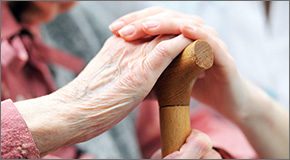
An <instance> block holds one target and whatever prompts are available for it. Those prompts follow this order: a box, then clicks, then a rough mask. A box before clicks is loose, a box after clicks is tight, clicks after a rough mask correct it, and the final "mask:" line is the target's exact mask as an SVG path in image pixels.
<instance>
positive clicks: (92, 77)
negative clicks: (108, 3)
mask: <svg viewBox="0 0 290 160" xmlns="http://www.w3.org/2000/svg"><path fill="white" fill-rule="evenodd" d="M177 42H179V44H180V45H178V46H174V45H173V44H175V43H177ZM190 42H191V41H190V40H189V39H187V38H184V37H183V36H182V35H180V36H177V37H173V36H169V37H168V36H167V37H165V36H159V37H157V38H155V39H153V40H152V41H150V42H149V41H144V40H143V41H135V42H132V43H131V42H126V41H124V40H123V39H121V38H118V37H111V38H110V39H108V40H107V42H106V43H105V45H104V47H103V48H102V49H101V51H100V52H99V53H98V54H97V56H96V57H95V58H94V59H92V60H91V62H90V63H89V64H88V65H87V66H86V68H85V69H84V70H83V71H82V72H81V73H80V74H79V75H78V77H77V78H76V79H75V80H73V81H72V82H70V83H69V84H67V85H66V86H65V87H63V88H61V89H60V90H58V91H56V92H54V93H52V94H50V95H47V96H43V97H39V98H35V99H30V100H25V101H19V102H16V103H15V106H16V107H17V110H18V111H19V113H20V114H21V115H22V117H23V119H24V120H25V122H26V124H27V126H28V128H29V130H30V132H31V134H32V137H33V139H34V141H35V144H36V147H37V148H38V150H39V152H40V155H41V156H44V155H46V154H48V153H49V152H52V151H54V150H56V149H58V148H60V147H62V146H65V145H69V144H74V143H78V142H83V141H86V140H89V139H91V138H93V137H95V136H97V135H100V134H101V133H103V132H104V131H106V130H108V129H110V128H111V127H113V126H114V125H115V124H116V123H118V122H119V121H121V120H122V119H123V118H124V117H125V116H126V115H128V114H129V113H130V112H131V111H132V110H133V109H134V108H135V107H136V106H137V105H138V104H139V103H140V102H141V101H142V100H143V99H144V98H145V97H146V95H147V94H148V93H149V92H150V90H151V89H152V87H153V85H154V84H155V82H156V80H157V79H158V77H159V76H160V74H161V73H162V71H163V70H164V69H165V68H166V67H167V65H168V64H169V63H170V62H171V61H172V60H173V59H174V57H175V56H176V55H178V54H179V53H180V52H181V51H182V50H183V49H184V48H185V47H186V46H187V45H188V44H189V43H190ZM1 147H2V146H1Z"/></svg>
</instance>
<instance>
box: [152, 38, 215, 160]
mask: <svg viewBox="0 0 290 160" xmlns="http://www.w3.org/2000/svg"><path fill="white" fill-rule="evenodd" d="M212 65H213V51H212V48H211V46H210V45H209V44H208V43H207V42H206V41H202V40H196V41H194V42H192V43H191V44H190V45H188V46H187V47H186V48H185V49H184V51H183V52H182V53H181V54H180V55H179V56H177V57H176V58H175V59H174V60H173V61H172V63H171V64H170V65H169V66H168V67H167V69H166V70H165V71H164V72H163V73H162V75H161V76H160V78H159V79H158V81H157V83H156V85H155V88H154V90H155V93H156V96H157V99H158V103H159V106H160V129H161V148H162V157H165V156H167V155H168V154H170V153H172V152H174V151H177V150H179V149H180V147H181V146H182V145H183V144H184V143H185V140H186V138H187V137H188V135H189V134H190V132H191V128H190V117H189V102H190V95H191V92H192V87H193V85H194V83H195V81H196V79H197V77H198V76H199V74H200V73H202V72H203V71H204V70H205V69H209V68H210V67H211V66H212Z"/></svg>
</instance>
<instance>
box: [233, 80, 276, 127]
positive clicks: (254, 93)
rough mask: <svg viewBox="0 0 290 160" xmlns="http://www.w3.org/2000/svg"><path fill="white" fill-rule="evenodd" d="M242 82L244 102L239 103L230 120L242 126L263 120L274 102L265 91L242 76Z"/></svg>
mask: <svg viewBox="0 0 290 160" xmlns="http://www.w3.org/2000/svg"><path fill="white" fill-rule="evenodd" d="M242 84H243V85H242V86H243V88H244V93H245V95H246V98H245V101H244V103H241V104H240V105H239V107H238V109H237V110H236V112H235V114H234V116H233V117H232V121H233V122H235V123H236V124H237V125H238V126H240V127H242V128H243V127H245V126H246V125H249V124H250V123H251V122H254V121H255V122H257V121H261V120H262V121H264V120H265V115H267V112H270V111H271V109H272V108H271V106H273V103H274V102H273V100H272V99H271V98H270V97H269V96H268V95H267V94H266V93H265V92H263V91H262V90H261V89H260V88H258V87H257V86H255V85H253V84H252V83H251V82H249V81H248V80H246V79H244V78H243V79H242Z"/></svg>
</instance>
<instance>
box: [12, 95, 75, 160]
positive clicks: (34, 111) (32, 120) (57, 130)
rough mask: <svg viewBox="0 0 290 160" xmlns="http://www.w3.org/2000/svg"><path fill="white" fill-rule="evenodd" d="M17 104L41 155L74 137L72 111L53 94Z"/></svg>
mask: <svg viewBox="0 0 290 160" xmlns="http://www.w3.org/2000/svg"><path fill="white" fill-rule="evenodd" d="M15 106H16V107H17V109H18V111H19V112H20V114H21V115H22V117H23V119H24V120H25V122H26V124H27V126H28V128H29V130H30V132H31V134H32V137H33V139H34V142H35V144H36V147H37V149H38V150H39V152H40V156H41V157H43V156H45V155H47V154H48V153H50V152H52V151H54V150H56V149H58V148H60V147H62V146H64V145H66V144H68V142H70V141H71V139H73V138H74V137H73V136H74V135H73V134H72V135H69V134H70V133H73V131H74V130H73V128H71V127H70V126H69V125H68V124H69V120H70V117H69V116H68V115H70V114H71V113H70V111H69V110H67V111H65V110H66V108H67V107H66V104H63V103H62V102H60V101H59V99H58V98H57V97H55V96H54V95H53V94H51V95H47V96H43V97H39V98H34V99H30V100H25V101H20V102H16V103H15Z"/></svg>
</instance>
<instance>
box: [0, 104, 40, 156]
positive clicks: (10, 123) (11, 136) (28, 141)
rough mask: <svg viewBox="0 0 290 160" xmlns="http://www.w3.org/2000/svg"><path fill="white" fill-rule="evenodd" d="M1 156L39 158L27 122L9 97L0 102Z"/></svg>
mask: <svg viewBox="0 0 290 160" xmlns="http://www.w3.org/2000/svg"><path fill="white" fill-rule="evenodd" d="M1 158H3V159H23V158H25V159H39V158H40V156H39V151H38V149H37V148H36V145H35V143H34V140H33V138H32V135H31V133H30V131H29V129H28V126H27V124H26V123H25V121H24V119H23V118H22V116H21V114H20V113H19V112H18V110H17V108H16V106H15V105H14V104H13V102H12V101H11V100H10V99H9V100H5V101H2V102H1Z"/></svg>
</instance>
